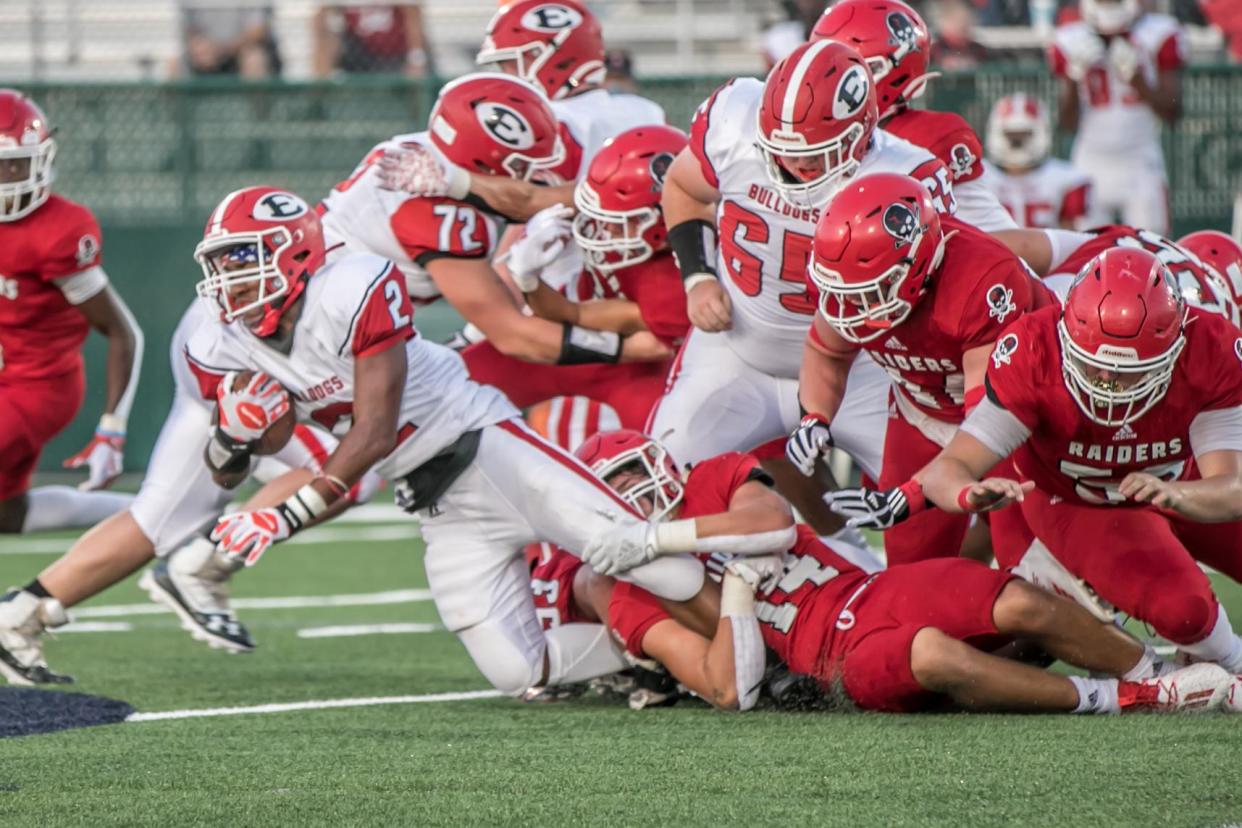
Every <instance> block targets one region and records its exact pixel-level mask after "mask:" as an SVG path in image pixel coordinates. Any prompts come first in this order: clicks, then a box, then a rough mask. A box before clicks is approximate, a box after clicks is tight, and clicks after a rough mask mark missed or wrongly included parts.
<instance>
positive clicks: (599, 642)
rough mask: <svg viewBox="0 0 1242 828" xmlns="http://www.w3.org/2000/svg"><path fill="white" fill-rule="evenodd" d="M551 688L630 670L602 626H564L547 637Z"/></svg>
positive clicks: (549, 683)
mask: <svg viewBox="0 0 1242 828" xmlns="http://www.w3.org/2000/svg"><path fill="white" fill-rule="evenodd" d="M544 638H545V639H546V640H547V642H548V685H549V686H555V685H558V684H574V683H576V682H580V681H586V680H587V679H593V678H597V677H599V676H606V675H608V674H609V673H615V672H617V671H618V670H624V669H626V668H627V667H629V666H630V665H629V663H628V662H627V661H626V660H625V655H624V654H623V653H622V651H621V648H620V647H618V646H617V645H616V642H614V641H613V640H612V636H611V635H609V634H608V628H607V627H605V626H604V625H603V624H562V625H561V626H559V627H553V628H552V629H550V630H548V631H547V632H545V633H544Z"/></svg>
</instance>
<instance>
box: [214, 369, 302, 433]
mask: <svg viewBox="0 0 1242 828" xmlns="http://www.w3.org/2000/svg"><path fill="white" fill-rule="evenodd" d="M237 374H238V372H236V371H229V372H228V373H227V374H225V375H224V379H222V380H221V381H220V384H219V385H218V386H217V387H216V404H217V405H218V406H219V411H220V431H221V432H223V433H224V434H225V436H227V437H230V438H232V439H233V440H236V441H237V442H239V443H246V444H249V443H253V442H255V441H256V440H258V439H260V438H261V437H262V436H263V434H264V432H266V431H267V430H268V429H269V428H271V426H272V424H273V423H275V422H276V421H277V420H279V419H280V418H281V417H283V416H285V414H287V413H289V405H290V400H289V392H288V391H286V390H285V389H284V386H282V385H281V384H280V383H279V382H277V381H276V380H274V379H272V378H271V377H270V376H268V375H267V374H265V373H263V372H262V371H258V372H256V373H255V375H254V376H253V377H251V379H250V382H248V383H246V385H245V386H244V387H243V388H241V390H234V388H233V386H234V385H235V384H236V381H237Z"/></svg>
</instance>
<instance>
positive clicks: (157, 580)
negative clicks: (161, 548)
mask: <svg viewBox="0 0 1242 828" xmlns="http://www.w3.org/2000/svg"><path fill="white" fill-rule="evenodd" d="M241 565H242V564H241V562H240V561H234V560H231V559H228V558H225V557H224V556H223V555H221V554H219V553H218V552H216V549H215V544H213V543H211V542H210V541H208V540H207V539H205V538H197V539H195V540H194V541H191V542H190V543H188V544H186V545H185V546H182V547H180V548H179V549H176V550H174V551H173V552H172V553H171V554H170V555H169V556H168V557H167V558H166V559H164V560H162V561H158V562H157V563H156V564H155V566H153V567H151V568H150V569H148V570H147V571H146V572H144V573H142V578H140V579H139V581H138V586H140V587H142V588H143V589H144V590H146V592H147V594H148V595H149V596H151V600H153V601H155V602H156V603H157V604H163V605H164V606H166V607H168V608H169V609H171V610H172V611H173V612H175V613H176V614H177V617H178V618H179V619H180V620H181V628H182V629H183V630H185V631H186V632H188V633H189V634H190V637H191V638H193V639H194V640H195V641H202V642H203V643H204V644H207V645H208V646H209V647H211V648H213V649H219V650H227V651H228V652H231V653H248V652H251V651H252V650H254V640H253V639H251V637H250V632H249V631H248V630H247V629H246V627H245V625H243V624H242V623H241V622H240V621H238V620H237V616H235V615H234V614H233V609H232V607H230V606H229V589H228V581H229V578H230V577H232V575H233V573H234V572H236V571H237V569H239V568H240V567H241Z"/></svg>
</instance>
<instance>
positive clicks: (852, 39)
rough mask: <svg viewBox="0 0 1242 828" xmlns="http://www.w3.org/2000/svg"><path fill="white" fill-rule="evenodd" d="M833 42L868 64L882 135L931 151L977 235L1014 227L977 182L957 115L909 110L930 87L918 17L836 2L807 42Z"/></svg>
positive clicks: (972, 150) (974, 139)
mask: <svg viewBox="0 0 1242 828" xmlns="http://www.w3.org/2000/svg"><path fill="white" fill-rule="evenodd" d="M817 40H837V41H840V42H842V43H845V44H847V45H849V46H852V47H854V48H855V49H857V50H858V53H859V54H861V55H862V56H863V59H864V60H866V61H867V66H868V68H870V69H871V77H872V78H874V79H875V85H876V92H877V94H878V97H879V102H880V124H879V126H880V129H883V130H885V131H886V132H890V133H892V134H893V135H897V136H899V137H901V138H904V139H906V140H907V141H909V142H910V143H912V144H914V145H916V146H920V147H923V148H925V149H927V150H929V151H930V152H931V153H932V155H935V156H936V157H937V158H939V159H940V160H941V161H942V162H943V163H944V165H945V166H946V167H947V168H948V169H949V174H950V175H951V176H952V178H953V195H954V197H955V198H956V199H957V206H958V210H959V212H961V213H962V214H963V217H966V218H967V220H968V221H971V222H972V223H973V224H974V225H975V226H976V227H978V228H979V229H980V230H985V231H988V232H991V231H993V230H1005V229H1009V228H1013V227H1015V226H1016V225H1015V224H1014V222H1013V220H1012V219H1011V218H1010V216H1009V214H1008V212H1007V211H1006V210H1005V209H1004V207H1002V205H1001V203H1000V202H999V201H997V199H996V195H995V194H994V193H993V192H992V191H991V189H990V188H989V187H987V186H986V185H985V184H984V183H983V182H982V181H981V180H980V176H981V175H983V145H982V144H981V143H980V141H979V136H978V135H976V134H975V131H974V129H972V128H971V126H970V124H968V123H966V119H965V118H963V117H962V116H961V115H958V114H957V113H955V112H934V111H931V110H927V109H913V108H911V104H913V103H914V101H915V100H917V99H918V98H920V97H922V95H923V92H924V90H925V89H926V87H927V81H928V80H930V79H931V78H933V77H935V73H933V72H929V71H928V57H929V55H930V53H931V35H930V34H929V33H928V29H927V24H926V23H924V22H923V18H922V17H920V16H919V13H918V12H916V11H915V10H914V9H912V8H910V7H909V6H908V5H906V4H905V3H903V2H901V0H841V2H839V3H834V4H833V5H832V6H831V7H830V8H829V9H828V10H827V11H825V12H824V14H823V16H821V17H820V18H819V21H818V22H816V24H815V27H814V28H813V29H812V30H811V41H812V42H815V41H817Z"/></svg>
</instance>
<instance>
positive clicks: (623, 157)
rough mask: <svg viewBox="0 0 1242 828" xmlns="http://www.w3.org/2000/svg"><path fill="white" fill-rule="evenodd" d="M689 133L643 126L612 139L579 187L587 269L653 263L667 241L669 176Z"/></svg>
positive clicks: (577, 236) (577, 227) (578, 233)
mask: <svg viewBox="0 0 1242 828" xmlns="http://www.w3.org/2000/svg"><path fill="white" fill-rule="evenodd" d="M687 143H688V141H687V139H686V134H685V133H684V132H682V131H681V130H679V129H674V128H673V127H667V126H642V127H637V128H635V129H631V130H627V131H625V132H623V133H621V134H620V135H618V136H616V137H615V138H610V139H609V140H608V141H607V142H606V143H605V144H604V146H603V147H602V148H601V149H600V151H599V152H598V153H596V155H595V157H594V158H593V159H592V160H591V164H590V166H589V167H588V168H587V174H586V175H585V176H583V177H582V179H581V180H579V182H578V186H577V187H576V188H574V206H575V207H577V208H578V215H576V216H574V224H573V229H574V240H575V241H576V242H577V243H578V246H579V247H581V248H582V250H583V252H584V253H585V256H586V262H587V266H588V267H590V268H591V269H592V270H595V271H598V272H600V273H611V272H613V271H615V270H620V269H622V268H626V267H633V266H634V265H636V264H641V263H642V262H645V261H647V260H648V259H650V258H651V257H652V256H653V255H654V254H655V252H656V251H657V250H660V249H662V248H663V247H664V246H665V245H666V244H667V242H668V229H667V228H666V227H665V226H664V214H663V213H662V212H661V211H660V196H661V194H663V192H664V177H665V176H666V175H667V174H668V168H669V166H671V165H672V163H673V159H674V158H676V157H677V153H679V152H681V151H682V150H683V149H684V148H685V146H686V144H687Z"/></svg>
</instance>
